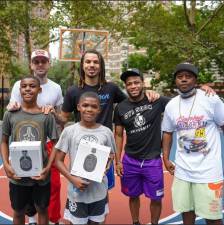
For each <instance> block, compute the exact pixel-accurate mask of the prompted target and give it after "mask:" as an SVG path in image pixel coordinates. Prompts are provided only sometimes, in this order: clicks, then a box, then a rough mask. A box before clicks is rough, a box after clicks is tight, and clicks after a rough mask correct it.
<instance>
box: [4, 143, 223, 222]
mask: <svg viewBox="0 0 224 225" xmlns="http://www.w3.org/2000/svg"><path fill="white" fill-rule="evenodd" d="M222 147H223V149H224V143H223V140H222ZM171 153H172V154H171V158H172V159H173V158H174V152H173V151H172V152H171ZM172 179H173V177H172V176H171V175H170V174H169V173H168V172H167V171H166V170H165V169H164V185H165V196H164V199H163V208H162V214H161V217H160V221H159V223H160V224H181V223H182V220H181V216H180V215H179V214H178V213H175V212H174V211H173V210H172V199H171V185H172ZM61 182H62V188H61V205H62V210H61V215H62V216H63V211H64V206H65V202H66V194H67V181H66V179H65V178H64V177H63V176H62V177H61ZM0 196H1V198H0V224H12V209H11V206H10V200H9V190H8V179H7V177H6V176H5V172H4V169H3V167H2V161H1V159H0ZM109 202H110V203H109V208H110V213H109V215H108V217H107V220H106V224H131V223H132V220H131V216H130V213H129V207H128V198H127V197H126V196H124V195H123V194H122V193H121V191H120V180H119V177H117V176H116V184H115V187H114V188H113V189H112V190H110V191H109ZM140 221H141V223H142V224H150V212H149V200H148V199H147V198H145V197H144V196H142V197H141V209H140ZM65 222H66V221H63V220H62V221H61V223H65ZM197 224H205V221H204V220H203V219H201V218H197Z"/></svg>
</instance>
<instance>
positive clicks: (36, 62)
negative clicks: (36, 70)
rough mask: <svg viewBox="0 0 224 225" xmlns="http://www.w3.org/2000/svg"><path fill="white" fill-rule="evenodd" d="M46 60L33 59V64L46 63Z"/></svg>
mask: <svg viewBox="0 0 224 225" xmlns="http://www.w3.org/2000/svg"><path fill="white" fill-rule="evenodd" d="M47 62H48V61H47V60H44V59H43V60H33V64H35V65H39V64H43V65H44V64H46V63H47Z"/></svg>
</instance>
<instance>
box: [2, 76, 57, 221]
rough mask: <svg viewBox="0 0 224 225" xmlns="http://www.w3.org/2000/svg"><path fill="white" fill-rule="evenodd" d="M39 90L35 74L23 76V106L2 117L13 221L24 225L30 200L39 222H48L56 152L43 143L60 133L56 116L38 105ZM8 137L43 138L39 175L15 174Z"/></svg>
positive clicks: (38, 82)
mask: <svg viewBox="0 0 224 225" xmlns="http://www.w3.org/2000/svg"><path fill="white" fill-rule="evenodd" d="M40 92H41V87H40V81H39V80H38V79H37V78H36V77H31V76H30V77H25V78H23V79H22V80H21V83H20V93H21V96H22V99H23V102H22V105H21V109H20V110H18V111H14V112H6V113H5V115H4V118H3V125H2V144H1V154H2V160H3V166H4V169H5V172H6V175H7V177H8V178H9V179H10V183H9V190H10V192H9V194H10V200H11V206H12V208H13V210H14V213H13V223H14V224H25V210H26V208H27V206H28V205H29V204H30V202H31V201H33V202H34V204H35V207H36V210H37V212H38V224H48V212H47V207H48V204H49V198H50V174H49V171H50V167H51V164H52V162H53V160H54V155H55V152H54V151H52V153H51V155H50V158H49V159H48V154H47V151H46V149H45V146H44V144H45V143H46V140H47V137H48V138H50V139H51V140H52V141H55V140H56V139H57V138H58V135H57V131H56V122H55V119H54V116H53V115H52V114H48V115H45V114H43V113H42V112H41V108H40V107H39V106H38V105H37V96H38V93H40ZM9 138H11V141H25V140H26V141H41V147H42V157H43V167H44V168H43V170H42V172H41V174H40V176H37V177H30V178H27V177H26V178H21V177H17V176H16V174H15V171H14V170H13V168H12V166H11V164H10V161H9Z"/></svg>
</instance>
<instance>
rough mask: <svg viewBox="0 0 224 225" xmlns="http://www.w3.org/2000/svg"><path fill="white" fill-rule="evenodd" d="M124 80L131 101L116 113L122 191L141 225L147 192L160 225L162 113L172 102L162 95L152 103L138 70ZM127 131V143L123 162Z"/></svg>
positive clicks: (153, 216)
mask: <svg viewBox="0 0 224 225" xmlns="http://www.w3.org/2000/svg"><path fill="white" fill-rule="evenodd" d="M121 80H122V81H124V82H125V87H126V91H127V93H128V97H129V98H128V99H125V100H124V101H122V102H121V103H119V104H118V105H117V106H116V109H115V112H114V122H115V141H116V145H117V155H116V171H117V174H118V176H121V186H122V188H121V189H122V192H123V193H124V194H125V195H127V196H129V207H130V212H131V216H132V220H133V224H140V222H139V208H140V199H139V196H140V195H141V194H143V193H144V194H145V196H146V197H147V198H150V199H151V203H150V211H151V223H152V224H158V221H159V217H160V213H161V199H162V197H163V194H164V185H163V169H162V160H161V157H160V154H161V114H162V113H163V112H164V110H165V106H166V104H167V103H168V101H169V100H170V99H169V98H167V97H162V96H161V97H160V98H159V99H158V100H156V101H154V102H149V100H148V99H147V97H146V96H145V92H144V80H143V76H142V74H141V73H140V71H139V70H138V69H129V70H127V71H125V72H124V73H122V74H121ZM124 129H125V130H126V135H127V140H126V145H125V154H124V156H123V159H122V162H121V161H120V159H121V152H122V147H123V141H124V138H123V137H124V136H123V132H124Z"/></svg>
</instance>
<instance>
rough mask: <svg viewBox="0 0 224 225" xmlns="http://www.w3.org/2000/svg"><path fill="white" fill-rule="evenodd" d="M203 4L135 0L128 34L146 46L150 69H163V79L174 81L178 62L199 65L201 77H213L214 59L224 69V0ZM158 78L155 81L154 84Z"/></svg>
mask: <svg viewBox="0 0 224 225" xmlns="http://www.w3.org/2000/svg"><path fill="white" fill-rule="evenodd" d="M213 2H215V3H216V5H210V6H206V5H205V2H204V1H201V2H200V7H198V6H197V4H196V1H185V0H184V1H183V5H175V4H172V2H170V4H169V5H168V6H165V7H164V5H163V4H161V3H160V2H158V1H155V2H152V1H151V2H143V1H141V2H135V12H134V13H133V15H132V16H131V17H130V18H129V19H130V24H131V25H130V27H129V32H128V36H129V37H132V38H131V43H132V44H134V45H135V46H136V47H137V48H139V47H145V48H146V49H147V56H148V59H149V62H150V63H151V69H153V70H154V71H157V72H159V73H160V80H165V81H167V82H168V83H169V85H172V71H173V69H174V68H175V65H176V64H178V63H180V62H183V61H189V62H192V63H194V64H196V65H198V66H199V68H200V71H201V73H200V74H201V76H202V77H201V81H203V82H207V81H210V80H211V74H210V73H208V72H206V71H210V69H211V61H212V60H215V62H216V63H217V64H218V66H219V68H220V72H221V73H223V72H224V70H223V63H224V61H223V58H222V57H220V56H221V54H223V51H222V49H223V48H224V41H223V37H221V36H220V35H221V34H222V31H223V23H224V7H223V5H224V3H223V2H221V1H213ZM160 80H158V81H154V84H156V82H157V83H158V82H159V81H160Z"/></svg>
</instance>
